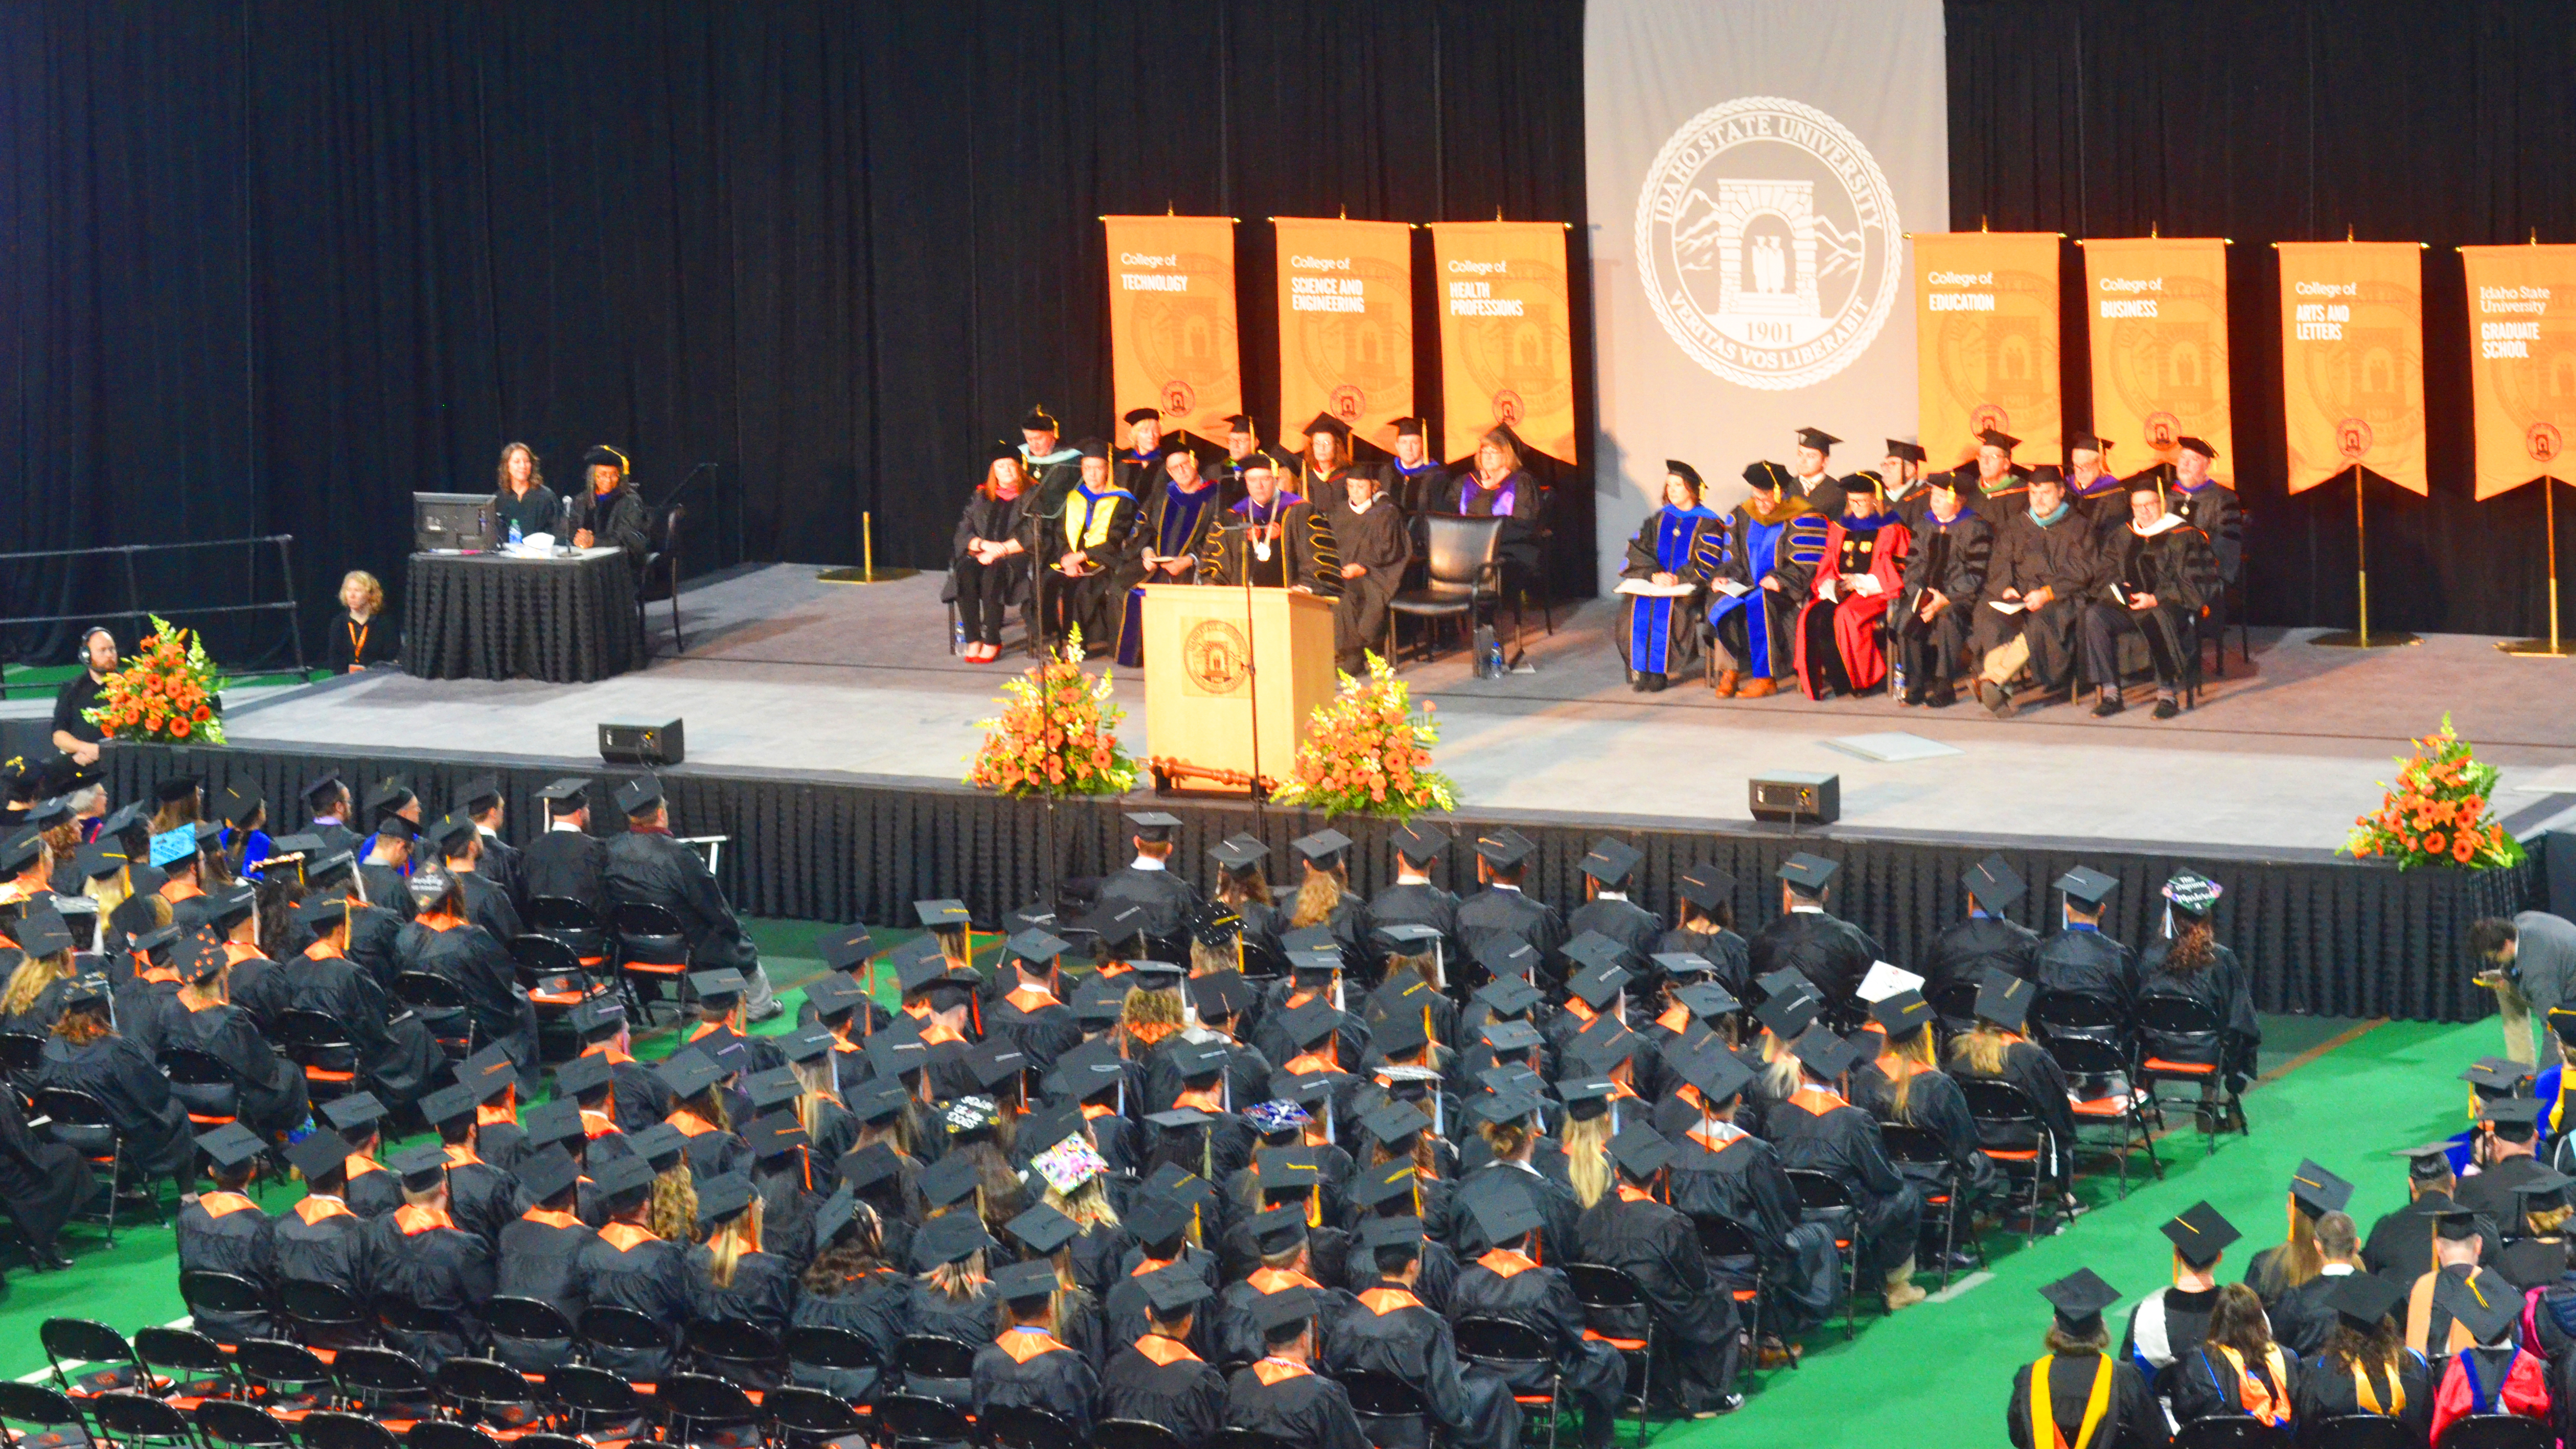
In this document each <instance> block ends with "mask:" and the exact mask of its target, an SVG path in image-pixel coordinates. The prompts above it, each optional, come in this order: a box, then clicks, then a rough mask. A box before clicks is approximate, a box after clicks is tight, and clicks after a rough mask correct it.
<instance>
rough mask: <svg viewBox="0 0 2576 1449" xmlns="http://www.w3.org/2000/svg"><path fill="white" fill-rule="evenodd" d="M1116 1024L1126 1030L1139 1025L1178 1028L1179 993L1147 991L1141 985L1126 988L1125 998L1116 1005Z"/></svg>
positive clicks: (1179, 1021)
mask: <svg viewBox="0 0 2576 1449" xmlns="http://www.w3.org/2000/svg"><path fill="white" fill-rule="evenodd" d="M1118 1025H1119V1026H1120V1027H1121V1028H1122V1029H1127V1030H1133V1029H1134V1028H1136V1027H1140V1026H1167V1027H1171V1028H1173V1029H1174V1030H1178V1029H1179V1028H1180V1025H1181V993H1180V992H1178V991H1148V990H1146V989H1145V988H1144V987H1142V986H1131V987H1129V988H1127V999H1126V1000H1125V1001H1123V1002H1121V1003H1119V1007H1118Z"/></svg>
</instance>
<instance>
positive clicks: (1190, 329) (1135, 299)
mask: <svg viewBox="0 0 2576 1449" xmlns="http://www.w3.org/2000/svg"><path fill="white" fill-rule="evenodd" d="M1100 220H1101V224H1102V225H1103V226H1105V227H1107V228H1108V231H1109V356H1110V364H1111V371H1110V386H1111V388H1112V389H1113V390H1114V391H1115V394H1116V395H1115V397H1114V399H1113V402H1114V403H1115V406H1113V407H1112V408H1111V409H1110V412H1111V413H1112V415H1114V416H1119V417H1124V416H1125V415H1126V414H1127V413H1128V412H1129V411H1131V410H1133V409H1136V408H1142V407H1150V408H1159V409H1161V410H1162V414H1163V431H1164V432H1166V433H1170V432H1175V431H1180V430H1184V429H1186V430H1187V431H1189V432H1191V433H1193V434H1195V435H1197V436H1198V437H1201V438H1213V439H1216V440H1218V441H1223V440H1224V438H1225V419H1226V417H1227V415H1228V414H1231V413H1239V412H1241V411H1243V357H1242V353H1241V351H1240V349H1239V348H1238V347H1237V346H1236V342H1235V329H1234V219H1233V218H1231V217H1224V216H1104V217H1102V218H1101V219H1100ZM1112 441H1113V442H1114V443H1115V444H1116V445H1117V446H1119V447H1122V448H1123V447H1125V446H1127V425H1126V424H1125V423H1120V424H1119V425H1118V432H1117V436H1116V438H1115V439H1113V440H1112Z"/></svg>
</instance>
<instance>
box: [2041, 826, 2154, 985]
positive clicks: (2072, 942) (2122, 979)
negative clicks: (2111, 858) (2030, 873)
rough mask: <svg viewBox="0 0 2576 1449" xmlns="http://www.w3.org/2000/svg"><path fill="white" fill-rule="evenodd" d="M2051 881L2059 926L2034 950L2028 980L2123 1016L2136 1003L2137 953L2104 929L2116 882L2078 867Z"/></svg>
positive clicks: (2098, 872)
mask: <svg viewBox="0 0 2576 1449" xmlns="http://www.w3.org/2000/svg"><path fill="white" fill-rule="evenodd" d="M2052 884H2053V885H2054V887H2055V889H2056V890H2057V892H2058V895H2059V897H2060V902H2059V906H2058V920H2059V923H2060V924H2059V928H2058V932H2057V934H2056V935H2054V936H2051V937H2049V938H2048V939H2047V940H2045V941H2042V942H2041V943H2040V944H2039V948H2038V949H2037V950H2036V951H2034V952H2032V954H2031V968H2030V969H2031V979H2032V980H2034V981H2037V982H2038V983H2039V989H2040V990H2041V991H2043V992H2062V993H2064V994H2067V995H2072V996H2091V997H2094V998H2097V999H2099V1000H2101V1001H2105V1002H2109V1003H2111V1004H2112V1005H2113V1006H2115V1007H2117V1008H2118V1009H2119V1014H2120V1016H2121V1018H2122V1019H2124V1020H2125V1019H2126V1018H2127V1017H2128V1016H2129V1014H2130V1013H2131V1011H2133V1010H2134V1009H2135V1008H2136V1005H2137V999H2138V958H2137V954H2136V953H2135V952H2133V951H2131V950H2130V949H2129V948H2128V947H2127V946H2125V945H2122V944H2121V943H2120V942H2118V941H2116V940H2113V939H2112V938H2111V936H2110V935H2109V934H2108V933H2107V932H2105V931H2104V930H2103V929H2102V910H2103V903H2104V902H2106V901H2108V900H2110V898H2111V893H2112V892H2113V891H2116V890H2118V889H2119V888H2120V882H2119V881H2118V880H2117V879H2115V878H2113V877H2111V876H2107V875H2104V874H2103V873H2102V872H2100V871H2098V870H2094V869H2092V868H2091V867H2089V866H2081V865H2079V866H2076V867H2074V868H2073V869H2071V870H2069V871H2067V872H2066V874H2064V875H2062V876H2059V877H2058V878H2057V879H2056V880H2055V881H2054V882H2053V883H2052Z"/></svg>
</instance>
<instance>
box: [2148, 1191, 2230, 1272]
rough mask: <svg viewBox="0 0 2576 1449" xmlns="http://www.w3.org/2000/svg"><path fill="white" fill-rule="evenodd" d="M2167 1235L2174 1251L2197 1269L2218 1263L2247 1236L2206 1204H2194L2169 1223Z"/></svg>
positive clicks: (2165, 1230) (2165, 1233) (2166, 1225)
mask: <svg viewBox="0 0 2576 1449" xmlns="http://www.w3.org/2000/svg"><path fill="white" fill-rule="evenodd" d="M2164 1235H2165V1236H2166V1237H2167V1238H2170V1239H2172V1240H2173V1245H2174V1251H2175V1252H2177V1253H2179V1254H2181V1255H2182V1260H2183V1261H2184V1262H2186V1263H2188V1264H2190V1265H2191V1266H2193V1267H2195V1268H2206V1267H2208V1266H2209V1265H2210V1264H2212V1263H2215V1262H2217V1261H2218V1256H2219V1254H2221V1253H2224V1252H2226V1251H2227V1248H2228V1245H2229V1244H2231V1243H2233V1242H2235V1241H2236V1240H2237V1239H2238V1238H2241V1237H2243V1236H2244V1234H2243V1233H2240V1232H2238V1231H2237V1230H2236V1225H2235V1224H2234V1223H2231V1222H2229V1221H2228V1220H2227V1219H2226V1218H2225V1217H2223V1216H2221V1215H2220V1214H2219V1211H2218V1209H2216V1208H2214V1207H2211V1206H2210V1205H2209V1204H2208V1203H2207V1202H2205V1201H2203V1202H2196V1203H2193V1204H2192V1205H2191V1206H2190V1207H2188V1208H2185V1209H2183V1211H2182V1213H2181V1215H2180V1216H2178V1217H2175V1218H2174V1219H2173V1220H2172V1221H2170V1222H2167V1223H2166V1224H2165V1225H2164Z"/></svg>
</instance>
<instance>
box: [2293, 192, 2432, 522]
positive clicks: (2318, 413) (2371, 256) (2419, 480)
mask: <svg viewBox="0 0 2576 1449" xmlns="http://www.w3.org/2000/svg"><path fill="white" fill-rule="evenodd" d="M2276 245H2277V246H2278V247H2279V248H2280V252H2281V412H2282V420H2283V422H2284V423H2285V424H2286V425H2287V427H2288V431H2289V444H2290V477H2289V483H2290V491H2291V492H2293V493H2297V492H2300V491H2302V490H2305V489H2309V488H2314V487H2316V486H2317V485H2318V484H2320V483H2324V482H2327V481H2329V480H2331V479H2334V478H2339V477H2345V476H2348V475H2350V474H2351V472H2352V470H2353V469H2354V468H2355V467H2362V468H2367V469H2369V470H2370V471H2371V472H2373V473H2376V474H2378V475H2379V476H2380V477H2382V478H2385V479H2387V480H2388V481H2389V482H2391V483H2394V484H2396V485H2397V486H2398V487H2400V488H2403V489H2406V490H2407V491H2409V492H2412V493H2424V492H2426V491H2427V489H2426V487H2425V483H2424V248H2423V246H2422V244H2421V243H2417V242H2279V243H2276Z"/></svg>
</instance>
